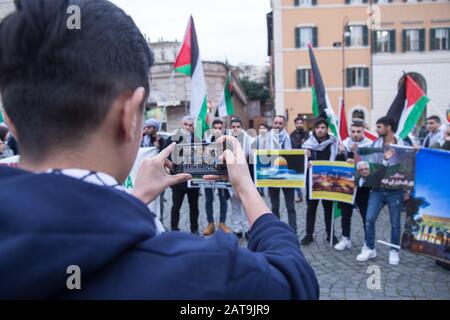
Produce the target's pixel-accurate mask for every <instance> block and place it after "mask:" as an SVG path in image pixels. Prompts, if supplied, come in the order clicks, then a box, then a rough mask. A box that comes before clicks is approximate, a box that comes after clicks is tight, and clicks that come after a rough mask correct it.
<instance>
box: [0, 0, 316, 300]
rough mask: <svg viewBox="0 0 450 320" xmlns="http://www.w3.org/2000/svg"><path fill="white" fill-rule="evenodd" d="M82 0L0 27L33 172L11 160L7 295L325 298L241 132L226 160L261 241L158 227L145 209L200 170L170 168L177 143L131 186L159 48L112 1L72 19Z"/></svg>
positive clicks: (5, 67) (0, 267)
mask: <svg viewBox="0 0 450 320" xmlns="http://www.w3.org/2000/svg"><path fill="white" fill-rule="evenodd" d="M72 3H74V2H73V1H68V0H21V1H19V2H18V6H17V7H18V8H17V10H16V11H14V12H13V13H11V14H10V15H9V16H7V17H6V18H5V19H4V20H3V21H2V22H1V23H0V92H1V95H2V98H3V105H4V110H5V113H6V114H5V121H6V123H7V124H8V126H9V128H10V129H11V131H12V132H13V134H14V136H15V137H16V138H17V140H18V142H19V145H20V147H21V160H20V169H17V168H10V167H0V203H1V206H0V221H1V233H0V234H1V235H0V240H1V241H0V282H1V285H0V299H48V298H53V299H184V300H187V299H195V300H198V299H230V300H238V299H317V298H318V296H319V287H318V283H317V279H316V277H315V275H314V271H313V270H312V268H311V267H310V266H309V264H308V263H307V262H306V260H305V258H304V256H303V254H302V253H301V251H300V250H299V245H298V241H297V238H296V236H295V234H294V233H293V232H292V231H291V230H290V229H289V228H286V226H285V225H284V224H283V223H281V222H279V221H278V219H277V218H276V217H275V216H274V215H273V214H271V213H270V210H269V209H268V207H267V206H266V204H265V203H264V201H263V200H262V199H261V197H260V196H259V193H258V191H257V190H256V188H255V186H254V184H253V182H252V179H251V177H250V174H249V173H248V168H247V165H246V164H245V163H244V162H243V161H242V158H244V155H243V152H242V150H241V148H240V146H239V143H238V142H237V141H236V139H235V138H233V137H223V138H220V139H222V140H221V141H220V139H219V142H220V143H225V142H229V143H232V144H233V152H231V151H229V150H227V151H226V152H225V153H224V157H225V158H226V163H227V165H228V177H229V180H230V182H231V184H232V185H233V187H234V190H235V191H236V193H237V194H238V195H239V197H240V198H241V199H242V203H243V206H244V208H245V212H246V214H247V217H248V223H249V224H250V226H251V236H250V241H249V244H248V246H249V248H248V249H246V248H245V249H243V248H240V247H239V246H238V243H237V239H236V238H235V237H233V236H230V235H225V234H224V233H222V232H219V233H216V234H215V235H213V236H212V238H211V239H207V240H206V239H204V238H203V237H200V236H193V235H190V234H183V233H179V232H167V233H162V234H160V235H157V232H156V226H155V217H154V215H152V214H151V212H149V210H148V208H147V206H146V205H147V204H148V203H150V202H151V201H153V200H154V199H155V198H157V196H158V195H159V194H160V193H161V192H162V191H163V190H164V189H166V188H168V187H169V186H171V185H173V184H176V183H180V182H183V181H186V180H188V179H190V178H191V176H190V175H188V174H180V175H169V174H168V172H167V169H168V168H170V167H171V163H170V162H169V161H168V160H167V157H168V156H169V155H170V154H171V152H172V151H173V150H174V148H175V144H174V143H172V144H171V145H170V146H169V147H168V148H167V149H165V150H163V151H162V152H161V153H160V154H159V155H157V156H156V157H155V158H152V159H145V160H144V161H143V164H142V166H141V168H140V170H139V172H138V174H137V179H136V181H135V189H134V190H133V194H128V193H126V192H125V191H124V189H123V188H122V186H121V184H122V183H123V182H124V181H125V180H126V178H127V176H128V174H129V172H130V171H131V168H132V166H133V164H134V161H135V158H136V155H137V151H138V149H139V145H140V140H141V134H142V125H143V114H144V105H145V101H146V99H147V97H148V95H149V87H150V86H149V80H148V79H149V69H150V67H151V65H152V63H153V58H152V53H151V50H150V48H149V46H148V44H147V42H146V40H145V39H144V37H143V36H142V34H141V33H140V32H139V30H138V28H137V27H136V25H135V23H134V22H133V21H132V19H131V18H130V17H129V16H127V15H126V14H125V12H123V11H122V10H121V9H119V8H118V7H117V6H115V5H113V4H112V3H110V2H108V1H105V0H77V1H75V3H76V5H77V6H78V7H79V8H80V11H81V12H82V27H81V29H79V30H70V29H68V28H67V27H66V20H67V17H68V15H67V13H66V12H67V8H68V6H69V5H70V4H72ZM30 115H32V116H30ZM205 178H209V179H215V177H205ZM30 268H32V270H31V271H30ZM243 275H245V276H243Z"/></svg>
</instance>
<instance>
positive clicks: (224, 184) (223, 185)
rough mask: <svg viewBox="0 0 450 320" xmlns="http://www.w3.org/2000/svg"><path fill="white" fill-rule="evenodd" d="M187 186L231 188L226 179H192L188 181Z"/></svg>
mask: <svg viewBox="0 0 450 320" xmlns="http://www.w3.org/2000/svg"><path fill="white" fill-rule="evenodd" d="M188 188H193V189H195V188H197V189H198V188H216V189H228V188H232V186H231V183H230V182H228V181H208V180H203V179H192V180H190V181H188Z"/></svg>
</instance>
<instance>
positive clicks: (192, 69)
mask: <svg viewBox="0 0 450 320" xmlns="http://www.w3.org/2000/svg"><path fill="white" fill-rule="evenodd" d="M173 68H174V71H175V72H178V73H182V74H184V75H186V76H188V77H191V79H192V80H191V81H192V85H191V105H190V113H191V116H192V117H193V118H194V119H196V123H195V135H196V137H197V138H199V139H202V136H203V132H204V131H205V130H206V129H208V125H207V123H206V115H207V113H208V101H207V99H206V82H205V76H204V73H203V65H202V59H201V58H200V51H199V47H198V42H197V33H196V32H195V25H194V19H193V18H192V16H191V17H190V19H189V23H188V26H187V29H186V34H185V36H184V40H183V44H182V45H181V48H180V51H179V52H178V55H177V58H176V61H175V64H174V66H173Z"/></svg>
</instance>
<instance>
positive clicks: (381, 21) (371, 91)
mask: <svg viewBox="0 0 450 320" xmlns="http://www.w3.org/2000/svg"><path fill="white" fill-rule="evenodd" d="M272 9H273V43H272V55H273V56H272V61H273V65H272V67H273V78H274V92H275V108H276V111H277V113H281V114H283V113H284V114H286V115H287V116H288V117H289V118H290V119H293V118H295V117H296V116H297V115H302V116H303V117H305V118H306V119H310V118H311V114H312V108H311V105H312V94H311V81H310V62H309V54H308V49H307V44H308V42H310V43H311V44H312V46H313V49H314V53H315V56H316V59H317V62H318V64H319V68H320V71H321V74H322V78H323V81H324V84H325V86H326V89H327V92H328V95H329V97H330V101H331V104H332V105H333V107H334V109H335V112H336V113H337V111H338V104H339V97H340V96H342V97H344V98H345V105H346V112H347V118H349V119H351V118H353V117H363V118H364V120H365V121H366V122H367V123H368V124H369V125H371V127H373V126H374V124H375V122H376V120H377V119H378V118H379V117H380V116H382V115H385V114H386V112H387V110H388V108H389V106H390V105H391V103H392V101H393V100H394V97H395V95H396V94H397V89H398V83H399V80H400V78H401V77H402V75H403V71H404V72H407V73H412V74H414V76H415V77H416V78H423V79H424V80H425V81H422V83H424V84H426V88H424V89H426V90H425V91H426V92H427V94H428V96H429V97H430V99H431V100H432V101H433V104H432V105H431V106H428V108H427V109H428V110H427V113H428V114H430V113H433V114H434V113H440V114H441V115H442V116H443V115H444V114H445V112H446V109H447V108H448V107H449V103H450V92H449V90H445V87H448V86H449V84H450V78H449V77H450V51H449V50H448V45H449V44H448V36H449V27H450V2H449V1H448V0H445V1H443V0H436V1H431V0H429V1H425V0H424V1H420V2H418V1H403V0H378V1H375V0H373V1H368V0H272ZM290 125H291V129H292V121H290Z"/></svg>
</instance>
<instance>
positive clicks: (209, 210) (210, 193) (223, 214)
mask: <svg viewBox="0 0 450 320" xmlns="http://www.w3.org/2000/svg"><path fill="white" fill-rule="evenodd" d="M225 191H226V189H218V192H219V201H220V218H219V219H220V221H219V222H220V223H225V220H226V218H227V210H228V204H227V198H226V195H225ZM205 197H206V203H205V209H206V217H207V219H208V223H214V216H213V202H214V189H211V188H205Z"/></svg>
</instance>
